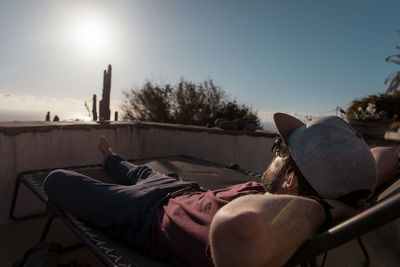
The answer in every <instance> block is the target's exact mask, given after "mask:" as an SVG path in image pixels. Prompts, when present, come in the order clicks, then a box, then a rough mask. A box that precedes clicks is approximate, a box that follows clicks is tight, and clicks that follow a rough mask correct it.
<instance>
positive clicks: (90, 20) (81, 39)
mask: <svg viewBox="0 0 400 267" xmlns="http://www.w3.org/2000/svg"><path fill="white" fill-rule="evenodd" d="M71 32H72V36H71V37H70V38H71V39H72V42H73V43H74V46H75V48H77V49H79V50H82V52H84V53H86V54H88V53H90V54H94V55H98V54H99V53H103V52H105V51H106V50H107V49H109V40H110V38H111V36H110V35H109V30H108V28H107V25H106V23H105V22H104V21H103V20H101V19H99V18H95V17H83V18H80V19H78V20H75V21H74V23H73V26H72V31H71Z"/></svg>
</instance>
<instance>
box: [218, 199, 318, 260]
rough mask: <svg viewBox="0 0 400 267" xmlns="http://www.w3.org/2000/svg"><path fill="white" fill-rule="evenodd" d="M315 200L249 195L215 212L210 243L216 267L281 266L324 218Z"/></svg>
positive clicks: (308, 237) (316, 228) (310, 235)
mask: <svg viewBox="0 0 400 267" xmlns="http://www.w3.org/2000/svg"><path fill="white" fill-rule="evenodd" d="M325 216H326V215H325V212H324V209H323V208H322V207H321V205H320V204H318V203H317V202H316V201H315V200H312V199H307V198H302V197H296V196H289V195H272V194H265V195H249V196H244V197H240V198H238V199H235V200H234V201H232V202H230V203H228V204H227V205H226V206H224V207H223V208H221V209H220V210H219V211H218V212H217V214H216V215H215V217H214V219H213V221H212V224H211V229H210V245H211V253H212V257H213V261H214V263H215V265H216V266H217V267H224V266H246V267H251V266H282V265H283V264H285V262H286V261H287V260H288V259H289V258H290V257H291V256H292V255H293V254H294V252H295V251H296V250H297V249H298V247H300V245H301V244H303V242H304V241H306V240H307V239H310V238H311V237H312V236H313V235H314V234H315V233H316V232H317V231H318V229H319V228H320V227H321V226H322V224H323V223H324V221H325V218H326V217H325Z"/></svg>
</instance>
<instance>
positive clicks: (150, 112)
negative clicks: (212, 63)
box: [121, 79, 260, 127]
mask: <svg viewBox="0 0 400 267" xmlns="http://www.w3.org/2000/svg"><path fill="white" fill-rule="evenodd" d="M123 95H124V97H125V99H124V100H123V102H122V105H121V110H122V112H123V118H124V119H128V120H142V121H155V122H167V123H181V124H192V125H207V124H213V123H214V121H215V120H216V119H217V118H225V119H229V120H234V119H239V118H246V119H247V120H248V121H249V122H251V123H254V124H256V126H257V127H260V119H259V118H258V116H257V114H256V112H254V111H253V110H252V108H251V107H248V106H246V105H244V104H242V105H239V104H238V103H237V102H236V100H234V101H232V100H230V99H229V97H228V96H227V94H226V93H225V91H223V90H222V89H221V88H220V87H219V86H216V85H215V84H214V82H213V81H212V80H211V79H209V80H206V81H204V82H202V83H201V84H198V85H196V84H194V83H193V82H190V81H186V80H185V79H181V81H180V82H179V83H178V84H177V85H175V86H174V85H171V84H165V85H162V86H160V85H157V84H153V83H152V82H150V81H147V82H146V83H145V84H144V85H143V86H142V88H136V89H134V90H133V89H132V90H129V91H123Z"/></svg>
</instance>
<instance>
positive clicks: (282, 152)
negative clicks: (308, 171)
mask: <svg viewBox="0 0 400 267" xmlns="http://www.w3.org/2000/svg"><path fill="white" fill-rule="evenodd" d="M282 144H283V140H282V138H281V137H278V138H276V139H275V142H274V144H273V145H272V148H271V152H272V153H274V154H275V155H277V156H280V157H285V156H287V155H288V152H287V151H286V149H284V148H283V145H282Z"/></svg>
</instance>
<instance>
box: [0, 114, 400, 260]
mask: <svg viewBox="0 0 400 267" xmlns="http://www.w3.org/2000/svg"><path fill="white" fill-rule="evenodd" d="M100 135H105V136H106V137H107V138H108V139H109V141H110V143H111V145H112V147H113V148H115V151H116V152H117V153H119V154H121V155H122V156H124V157H125V158H130V159H133V158H143V157H152V156H163V155H190V156H195V157H198V158H203V159H207V160H210V161H214V162H218V163H222V164H230V163H237V164H239V165H240V166H241V167H242V168H243V169H247V170H249V171H253V172H258V173H260V172H262V171H263V170H264V169H265V168H266V166H267V164H268V163H269V161H270V160H271V159H272V154H271V152H270V148H271V146H272V144H273V142H274V138H275V137H276V133H274V132H269V131H255V132H242V131H224V130H221V129H216V128H205V127H198V126H187V125H170V124H161V123H129V122H112V123H103V124H99V123H80V122H13V123H0V158H1V159H2V164H0V174H1V177H0V195H1V196H2V201H1V202H0V236H2V238H1V240H0V251H2V252H1V253H0V266H9V265H11V263H13V262H15V261H16V260H18V259H19V258H21V257H22V256H23V252H24V251H26V250H27V249H28V248H30V247H31V246H32V245H33V244H35V243H37V241H38V239H39V236H40V233H41V231H42V229H43V227H44V223H45V218H37V219H32V220H30V221H25V222H13V221H12V220H10V219H9V217H8V212H9V209H10V204H11V198H12V192H13V190H14V183H15V178H16V176H17V174H18V173H20V172H22V171H27V170H34V169H49V168H62V167H68V166H79V165H91V164H99V163H101V160H102V156H101V154H100V152H99V151H98V149H97V142H98V137H99V136H100ZM393 142H396V141H390V143H391V144H393ZM44 208H45V207H44V205H43V204H42V203H41V202H40V201H39V200H38V199H37V198H36V197H35V196H34V195H33V194H32V193H30V192H28V190H22V191H21V194H20V197H19V199H18V204H17V210H16V214H17V215H22V214H29V213H34V212H38V211H43V210H44ZM398 226H399V221H396V222H395V223H391V224H389V225H388V226H385V227H382V228H380V229H378V230H376V231H373V232H372V233H370V234H368V235H366V237H365V243H366V246H367V247H368V250H369V252H370V255H371V262H372V266H400V258H399V256H398V255H399V253H398V252H399V251H398V249H397V248H396V247H393V243H392V242H391V241H390V239H395V241H396V240H397V239H398V238H399V236H400V231H399V229H400V228H399V227H398ZM48 240H54V241H58V242H61V243H63V244H64V245H65V246H67V245H70V244H75V243H77V242H78V240H77V239H76V238H75V237H74V236H73V234H72V233H71V232H70V231H69V230H68V229H67V228H66V227H65V226H64V225H62V224H61V223H57V224H56V227H55V228H54V229H52V230H51V232H50V236H49V238H48ZM395 243H396V242H395ZM69 258H78V259H80V260H81V261H85V262H91V263H92V266H101V263H100V262H99V261H98V260H97V259H96V258H95V257H94V256H93V255H92V254H91V253H90V251H89V250H88V249H87V248H82V249H79V250H77V251H74V252H73V254H71V253H67V254H66V255H65V256H64V261H66V260H67V259H69ZM363 260H364V258H363V256H362V254H361V252H360V249H359V247H358V246H357V245H356V243H355V242H349V243H348V244H346V245H344V246H342V247H340V248H338V249H336V250H334V251H333V252H331V253H330V256H329V257H328V262H327V265H326V266H346V264H347V266H362V264H363Z"/></svg>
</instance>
